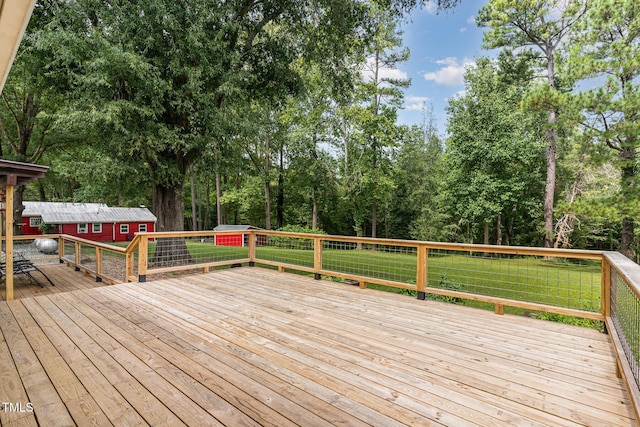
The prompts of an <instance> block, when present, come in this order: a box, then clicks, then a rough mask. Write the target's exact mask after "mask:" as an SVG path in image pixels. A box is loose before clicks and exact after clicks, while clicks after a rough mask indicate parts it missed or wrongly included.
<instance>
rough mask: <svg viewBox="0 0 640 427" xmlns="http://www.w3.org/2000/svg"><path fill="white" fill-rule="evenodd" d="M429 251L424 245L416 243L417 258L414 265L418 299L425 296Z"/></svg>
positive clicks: (422, 298)
mask: <svg viewBox="0 0 640 427" xmlns="http://www.w3.org/2000/svg"><path fill="white" fill-rule="evenodd" d="M428 257H429V251H428V250H427V247H426V246H425V245H418V258H417V261H416V262H417V267H416V288H417V290H418V299H419V300H424V299H425V298H426V296H427V294H426V293H425V288H426V287H427V260H428Z"/></svg>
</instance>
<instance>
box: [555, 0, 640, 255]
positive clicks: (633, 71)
mask: <svg viewBox="0 0 640 427" xmlns="http://www.w3.org/2000/svg"><path fill="white" fill-rule="evenodd" d="M639 18H640V7H639V6H638V4H637V2H634V1H630V0H621V1H615V2H614V1H610V0H606V1H602V2H599V3H597V4H594V5H593V7H591V8H590V9H589V11H588V13H587V14H586V16H585V17H584V19H583V20H582V21H581V22H580V25H579V26H578V27H577V31H575V33H574V34H573V37H572V43H571V49H570V52H569V53H570V54H569V57H568V60H567V73H570V74H571V75H572V77H573V78H574V79H576V80H581V79H586V80H591V81H592V82H593V81H595V82H597V83H596V84H595V87H593V88H588V89H584V90H581V91H579V92H578V93H576V94H574V96H572V97H570V101H571V102H572V104H573V105H572V108H574V109H575V110H577V111H580V112H581V113H582V114H583V119H582V132H581V134H580V137H581V140H582V142H583V144H584V145H585V146H586V147H588V149H589V152H590V154H591V158H592V159H593V160H595V161H596V162H599V163H602V162H603V158H604V159H606V160H609V161H611V162H612V163H613V164H614V165H615V166H616V167H617V168H618V169H619V170H620V177H619V183H620V185H619V189H618V191H617V192H615V193H613V194H609V195H607V196H604V197H601V198H599V199H597V200H594V201H590V202H589V203H587V204H588V205H590V209H591V210H592V212H593V213H596V214H597V215H599V216H602V217H609V218H611V217H617V218H618V220H621V222H622V236H621V250H622V251H623V252H624V253H625V254H627V255H629V256H632V255H633V250H632V247H633V246H634V245H635V244H634V239H635V236H634V234H635V231H634V223H635V219H634V218H636V217H637V215H638V213H640V211H639V210H638V209H639V208H640V190H639V188H640V175H638V173H637V168H638V147H639V146H640V139H639V138H638V135H639V134H640V120H639V119H640V115H639V111H640V108H639V106H640V83H639V82H638V79H639V78H640V65H639V64H638V57H639V55H640V33H639V32H638V21H639ZM594 79H595V80H594ZM592 86H593V85H592ZM603 149H604V151H603ZM606 151H611V152H613V153H614V154H615V156H613V158H612V156H611V153H607V152H606Z"/></svg>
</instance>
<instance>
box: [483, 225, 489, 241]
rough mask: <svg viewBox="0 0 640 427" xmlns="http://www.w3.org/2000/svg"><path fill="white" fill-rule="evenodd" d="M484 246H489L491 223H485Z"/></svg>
mask: <svg viewBox="0 0 640 427" xmlns="http://www.w3.org/2000/svg"><path fill="white" fill-rule="evenodd" d="M484 244H485V245H488V244H489V221H485V222H484Z"/></svg>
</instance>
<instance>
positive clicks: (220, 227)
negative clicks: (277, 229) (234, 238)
mask: <svg viewBox="0 0 640 427" xmlns="http://www.w3.org/2000/svg"><path fill="white" fill-rule="evenodd" d="M247 230H262V228H260V227H254V226H253V225H242V224H238V225H236V224H221V225H218V226H217V227H215V228H214V229H213V231H247Z"/></svg>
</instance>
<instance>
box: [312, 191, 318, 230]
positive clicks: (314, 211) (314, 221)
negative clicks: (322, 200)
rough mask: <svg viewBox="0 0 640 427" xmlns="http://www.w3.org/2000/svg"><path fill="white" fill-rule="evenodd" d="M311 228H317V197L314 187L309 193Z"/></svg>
mask: <svg viewBox="0 0 640 427" xmlns="http://www.w3.org/2000/svg"><path fill="white" fill-rule="evenodd" d="M311 228H313V229H314V230H315V229H317V228H318V198H317V197H316V190H315V188H314V189H313V192H312V193H311Z"/></svg>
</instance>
